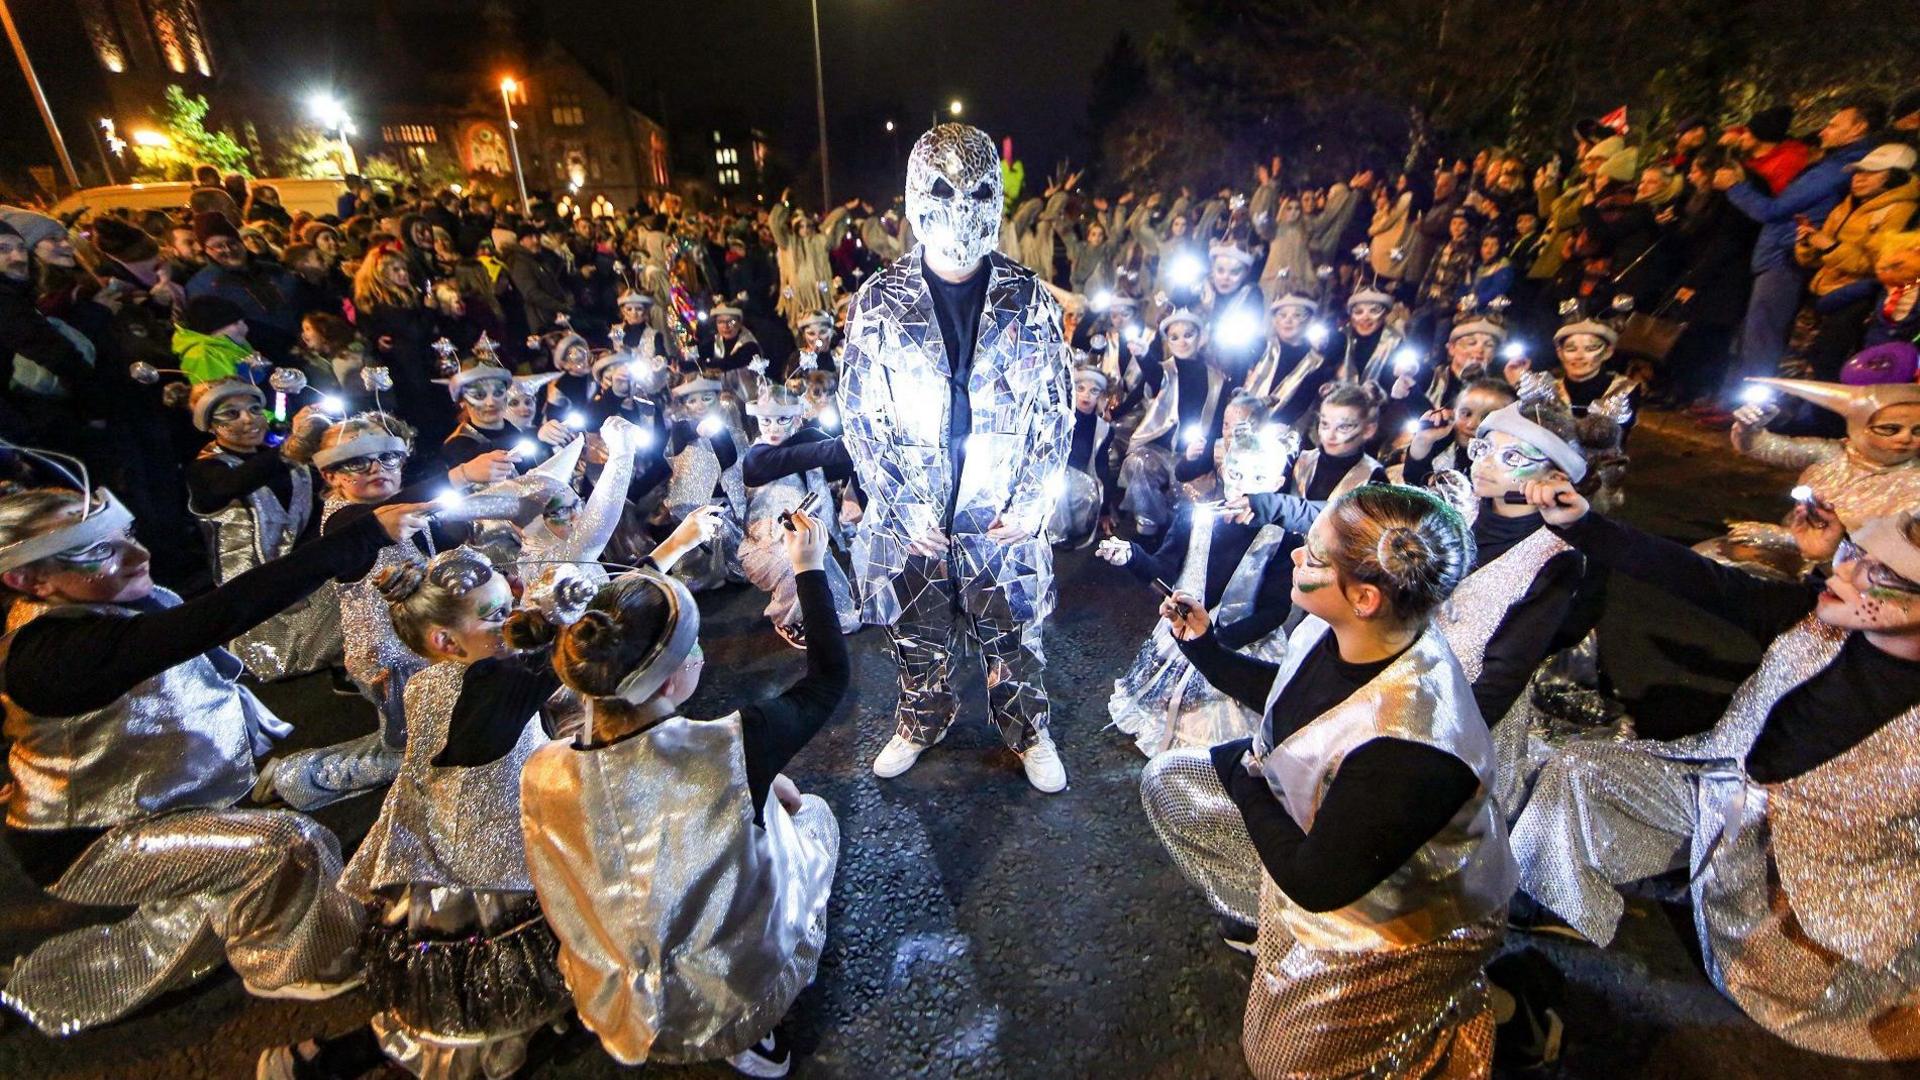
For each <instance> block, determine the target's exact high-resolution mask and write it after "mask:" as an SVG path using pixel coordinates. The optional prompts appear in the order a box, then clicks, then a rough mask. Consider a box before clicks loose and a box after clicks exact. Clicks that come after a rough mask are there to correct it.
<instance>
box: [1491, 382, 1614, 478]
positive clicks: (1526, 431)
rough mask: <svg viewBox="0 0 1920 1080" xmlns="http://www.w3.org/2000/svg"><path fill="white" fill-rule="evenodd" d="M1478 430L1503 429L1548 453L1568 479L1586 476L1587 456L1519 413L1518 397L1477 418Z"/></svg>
mask: <svg viewBox="0 0 1920 1080" xmlns="http://www.w3.org/2000/svg"><path fill="white" fill-rule="evenodd" d="M1479 430H1480V431H1483V432H1484V431H1504V432H1506V433H1507V434H1509V435H1511V436H1513V437H1514V438H1516V439H1519V440H1520V441H1521V442H1524V443H1526V444H1528V445H1529V446H1532V447H1534V448H1535V449H1538V450H1539V451H1540V452H1541V453H1543V454H1545V455H1547V458H1548V460H1550V461H1552V462H1553V463H1554V464H1555V465H1558V466H1560V471H1561V472H1563V473H1566V474H1567V479H1569V480H1572V481H1573V482H1574V483H1576V484H1577V483H1579V482H1580V481H1582V480H1584V479H1586V476H1587V459H1586V457H1585V456H1583V455H1582V454H1581V453H1580V451H1578V450H1575V449H1574V448H1573V447H1571V446H1569V445H1567V442H1566V440H1565V439H1562V438H1561V437H1560V436H1558V435H1555V434H1554V433H1553V432H1551V431H1548V430H1547V429H1546V428H1543V427H1541V426H1540V425H1539V424H1536V423H1534V422H1533V421H1531V420H1529V419H1527V418H1526V417H1525V416H1523V415H1521V413H1520V403H1519V402H1517V401H1516V402H1514V403H1513V404H1511V405H1508V406H1506V407H1504V408H1499V409H1495V410H1494V411H1492V412H1490V413H1488V414H1487V415H1486V418H1485V419H1483V420H1481V421H1480V427H1479Z"/></svg>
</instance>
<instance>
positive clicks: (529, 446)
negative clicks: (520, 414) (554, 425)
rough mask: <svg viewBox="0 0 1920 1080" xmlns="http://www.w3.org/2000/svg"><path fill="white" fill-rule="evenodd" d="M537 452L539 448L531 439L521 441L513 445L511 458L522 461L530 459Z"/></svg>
mask: <svg viewBox="0 0 1920 1080" xmlns="http://www.w3.org/2000/svg"><path fill="white" fill-rule="evenodd" d="M538 450H539V447H537V446H535V445H534V442H533V440H532V439H521V440H520V441H519V442H517V443H514V444H513V456H514V457H517V458H519V459H520V460H522V461H525V460H526V459H528V458H530V457H532V456H533V455H534V454H535V453H536V452H537V451H538Z"/></svg>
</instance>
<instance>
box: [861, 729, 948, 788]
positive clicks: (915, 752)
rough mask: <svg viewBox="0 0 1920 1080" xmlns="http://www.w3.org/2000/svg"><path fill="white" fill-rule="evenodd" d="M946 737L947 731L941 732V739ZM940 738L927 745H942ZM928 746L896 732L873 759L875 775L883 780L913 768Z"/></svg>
mask: <svg viewBox="0 0 1920 1080" xmlns="http://www.w3.org/2000/svg"><path fill="white" fill-rule="evenodd" d="M946 737H947V733H946V732H944V731H943V732H941V733H940V739H944V738H946ZM940 739H935V740H933V741H932V742H930V743H928V744H927V746H938V745H940ZM927 746H921V745H920V744H919V743H917V742H914V741H913V740H912V739H909V738H907V737H906V736H905V735H901V734H899V733H897V732H896V733H895V734H894V736H893V738H891V739H888V740H887V745H885V746H883V747H881V748H880V754H879V756H878V757H876V758H874V759H873V775H875V776H877V777H879V778H880V779H882V780H891V779H893V778H894V777H896V776H899V775H900V774H901V773H903V772H906V771H907V770H908V769H911V768H913V763H914V762H916V761H919V760H920V755H921V754H924V753H926V751H927Z"/></svg>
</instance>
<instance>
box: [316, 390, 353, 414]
mask: <svg viewBox="0 0 1920 1080" xmlns="http://www.w3.org/2000/svg"><path fill="white" fill-rule="evenodd" d="M320 411H321V412H323V413H332V414H333V415H335V416H344V415H346V412H347V403H346V402H345V401H343V400H341V399H340V395H338V394H321V395H320Z"/></svg>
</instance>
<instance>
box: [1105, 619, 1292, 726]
mask: <svg viewBox="0 0 1920 1080" xmlns="http://www.w3.org/2000/svg"><path fill="white" fill-rule="evenodd" d="M1286 650H1287V637H1286V634H1285V633H1283V632H1280V631H1276V632H1275V633H1273V634H1270V635H1268V636H1267V638H1266V639H1264V640H1262V641H1260V642H1257V643H1255V644H1254V645H1253V647H1252V648H1250V649H1248V650H1247V655H1249V656H1254V657H1258V658H1259V659H1262V660H1267V661H1271V662H1275V663H1277V662H1279V660H1280V659H1281V658H1282V657H1284V656H1285V655H1286ZM1107 713H1108V715H1110V716H1111V717H1112V718H1113V726H1114V727H1116V728H1118V729H1120V730H1121V731H1123V732H1125V733H1126V734H1128V735H1131V736H1133V741H1134V745H1136V746H1138V747H1139V748H1140V752H1141V753H1143V754H1145V755H1147V756H1148V757H1152V756H1153V755H1155V754H1159V753H1164V752H1165V751H1168V750H1173V749H1177V748H1179V747H1183V746H1192V747H1199V748H1203V749H1204V748H1206V747H1209V746H1217V745H1219V744H1220V743H1223V742H1232V741H1233V740H1235V739H1244V738H1246V737H1247V736H1249V735H1251V734H1253V730H1254V728H1255V727H1256V726H1257V725H1258V724H1259V723H1260V717H1259V716H1258V715H1257V714H1256V713H1254V711H1253V710H1251V709H1249V708H1247V707H1245V706H1243V705H1241V704H1240V703H1239V702H1237V701H1235V700H1233V699H1232V698H1230V697H1228V696H1227V695H1225V694H1223V693H1221V692H1220V691H1218V690H1216V689H1214V688H1213V685H1212V684H1211V683H1209V682H1207V680H1206V677H1205V676H1203V675H1201V674H1200V672H1199V671H1197V670H1195V669H1194V666H1193V664H1192V663H1191V662H1189V661H1188V660H1187V657H1186V654H1185V653H1182V652H1181V651H1180V644H1179V642H1177V641H1175V640H1174V637H1173V634H1172V632H1171V630H1170V629H1169V628H1168V624H1167V621H1166V620H1165V619H1161V620H1160V621H1159V622H1157V623H1155V624H1154V627H1153V632H1152V633H1151V634H1149V635H1148V636H1147V640H1146V642H1145V643H1144V644H1143V645H1141V646H1140V652H1139V654H1138V655H1136V656H1135V657H1134V660H1133V666H1132V667H1129V668H1128V669H1127V670H1126V673H1125V674H1123V675H1121V676H1120V677H1119V678H1118V679H1116V680H1114V683H1113V694H1112V695H1111V696H1110V697H1108V699H1107Z"/></svg>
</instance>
